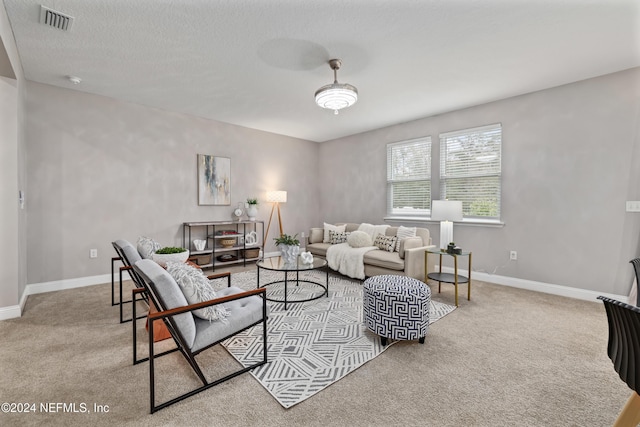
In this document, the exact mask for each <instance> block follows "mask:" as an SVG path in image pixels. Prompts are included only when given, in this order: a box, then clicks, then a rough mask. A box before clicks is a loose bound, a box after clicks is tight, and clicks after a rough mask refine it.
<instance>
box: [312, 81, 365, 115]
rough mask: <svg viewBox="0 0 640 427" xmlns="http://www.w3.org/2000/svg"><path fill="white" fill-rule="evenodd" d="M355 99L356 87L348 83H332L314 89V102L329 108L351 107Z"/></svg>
mask: <svg viewBox="0 0 640 427" xmlns="http://www.w3.org/2000/svg"><path fill="white" fill-rule="evenodd" d="M357 100H358V89H356V88H355V87H354V86H351V85H350V84H342V83H333V84H330V85H326V86H323V87H321V88H320V89H318V90H317V91H316V104H318V106H320V107H322V108H327V109H329V110H334V111H338V110H341V109H342V108H347V107H351V106H352V105H353V104H355V103H356V101H357Z"/></svg>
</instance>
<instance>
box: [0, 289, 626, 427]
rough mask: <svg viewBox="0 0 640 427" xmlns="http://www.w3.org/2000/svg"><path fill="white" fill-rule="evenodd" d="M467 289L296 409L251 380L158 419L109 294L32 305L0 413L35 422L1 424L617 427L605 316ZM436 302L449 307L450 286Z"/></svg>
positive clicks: (537, 298)
mask: <svg viewBox="0 0 640 427" xmlns="http://www.w3.org/2000/svg"><path fill="white" fill-rule="evenodd" d="M473 288H474V289H473V299H472V300H471V301H467V300H466V294H465V293H464V292H462V293H461V298H460V307H459V308H458V309H457V310H455V311H454V312H453V313H451V314H449V315H447V316H446V317H445V318H443V319H442V320H440V321H439V322H438V323H436V324H435V325H433V327H432V328H431V329H430V330H429V334H428V335H427V338H426V342H425V344H424V345H420V344H418V343H417V342H400V343H398V344H396V345H393V346H392V347H391V348H389V349H388V350H387V351H385V352H384V353H382V354H381V355H380V356H378V357H376V358H375V359H374V360H372V361H370V362H369V363H367V364H365V365H364V366H362V367H360V368H359V369H357V370H356V371H354V372H352V373H351V374H349V375H347V376H346V377H345V378H343V379H341V380H340V381H338V382H336V383H334V384H332V385H331V386H329V387H328V388H327V389H325V390H324V391H323V392H321V393H318V394H316V395H314V396H313V397H311V398H309V399H307V400H305V401H304V402H302V403H300V404H298V405H295V406H294V407H292V408H290V409H284V408H283V407H282V406H281V405H280V404H279V403H278V402H277V401H275V400H274V399H273V397H272V396H271V395H270V394H269V393H268V392H267V391H266V390H265V389H264V388H263V387H262V386H261V385H260V384H259V383H258V382H257V381H256V380H255V379H254V378H253V377H252V376H251V375H248V374H245V375H242V376H240V377H238V378H235V379H233V380H231V381H228V382H226V383H224V384H222V385H219V386H217V387H214V388H213V389H211V390H208V391H205V392H203V393H200V394H198V395H196V396H194V397H191V398H189V399H187V400H185V401H183V402H180V403H178V404H176V405H173V406H171V407H169V408H167V409H163V410H162V411H160V412H158V413H156V414H154V415H149V414H148V411H149V404H148V387H149V386H148V366H147V365H146V364H142V365H136V366H132V364H131V357H132V356H131V343H130V340H131V324H130V323H127V324H119V323H118V321H117V318H118V310H117V307H111V306H110V285H109V284H104V285H97V286H91V287H86V288H78V289H71V290H65V291H58V292H51V293H46V294H39V295H32V296H30V297H29V299H28V301H27V304H26V308H25V312H24V314H23V317H22V318H19V319H12V320H6V321H2V322H0V337H2V340H1V347H0V366H1V367H2V374H1V375H0V403H1V402H14V403H22V404H24V403H28V404H35V405H36V408H35V409H36V411H35V412H32V413H19V414H18V413H13V414H6V413H0V425H2V426H30V425H48V426H56V425H57V426H85V425H92V426H102V425H104V426H115V425H117V426H161V425H169V426H173V425H175V426H185V425H188V426H200V425H202V426H205V425H206V426H253V425H260V426H285V425H286V426H291V425H310V426H343V425H350V426H374V425H380V426H390V425H392V426H396V425H402V426H611V425H612V424H613V421H614V420H615V418H616V416H617V414H618V413H619V411H620V409H621V408H622V406H623V405H624V403H625V401H626V399H627V398H628V396H629V394H630V391H629V389H628V388H627V386H626V385H625V384H624V383H622V381H620V379H619V378H618V375H617V374H616V373H615V372H614V370H613V367H612V364H611V361H610V360H609V359H608V358H607V355H606V345H607V333H608V332H607V320H606V315H605V312H604V308H603V306H602V305H600V304H599V303H595V302H585V301H579V300H572V299H567V298H562V297H557V296H553V295H546V294H540V293H535V292H529V291H524V290H519V289H514V288H508V287H503V286H498V285H492V284H489V283H482V282H478V281H474V284H473ZM432 291H434V292H433V299H434V300H436V301H441V302H444V303H448V304H452V303H453V289H452V287H443V292H442V294H438V293H437V286H436V287H434V286H432ZM142 327H143V326H142V325H141V330H142ZM139 347H140V348H141V349H144V345H142V344H141V345H140V346H139ZM198 357H199V360H200V361H201V364H202V365H204V366H207V372H206V374H207V375H211V376H214V375H220V374H221V373H224V372H225V371H229V370H232V369H235V368H237V366H238V365H237V362H236V361H235V360H234V359H233V357H232V356H230V355H229V354H228V353H227V352H226V350H224V349H223V348H222V347H221V346H218V347H217V348H215V349H212V350H211V351H207V352H205V353H203V354H202V355H200V356H198ZM158 369H159V374H158V377H157V383H158V392H159V393H161V394H162V393H169V394H170V393H172V392H174V391H176V390H185V389H187V388H189V387H191V386H193V385H194V384H196V382H195V378H194V375H193V373H192V371H191V370H190V368H189V367H188V366H187V364H186V363H185V361H184V359H183V358H182V357H181V356H180V355H179V354H176V353H174V354H172V355H170V356H167V357H163V358H162V359H160V361H159V362H158ZM41 404H42V406H41ZM63 404H67V406H66V409H67V410H70V409H76V410H77V411H80V412H75V413H70V412H65V411H64V409H65V407H64V406H63ZM94 404H95V405H100V407H101V408H102V409H103V411H102V412H95V411H94ZM107 407H108V408H107ZM3 408H4V407H3ZM83 408H86V409H87V411H89V412H83ZM45 409H47V410H49V412H45Z"/></svg>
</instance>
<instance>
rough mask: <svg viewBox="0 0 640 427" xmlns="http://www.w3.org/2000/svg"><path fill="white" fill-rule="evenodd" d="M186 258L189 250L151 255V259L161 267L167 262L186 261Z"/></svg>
mask: <svg viewBox="0 0 640 427" xmlns="http://www.w3.org/2000/svg"><path fill="white" fill-rule="evenodd" d="M187 258H189V251H184V252H179V253H177V254H157V253H154V254H153V255H152V259H153V260H154V261H155V262H157V263H158V264H160V265H161V266H162V267H166V266H167V263H168V262H186V261H187Z"/></svg>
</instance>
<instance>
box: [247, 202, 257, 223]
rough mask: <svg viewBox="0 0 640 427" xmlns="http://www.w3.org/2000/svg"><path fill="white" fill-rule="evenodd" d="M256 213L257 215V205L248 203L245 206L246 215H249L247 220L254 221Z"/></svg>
mask: <svg viewBox="0 0 640 427" xmlns="http://www.w3.org/2000/svg"><path fill="white" fill-rule="evenodd" d="M256 215H258V205H249V207H248V208H247V216H248V217H249V221H255V220H256Z"/></svg>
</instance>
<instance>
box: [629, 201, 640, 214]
mask: <svg viewBox="0 0 640 427" xmlns="http://www.w3.org/2000/svg"><path fill="white" fill-rule="evenodd" d="M627 212H640V201H638V200H636V201H627Z"/></svg>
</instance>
